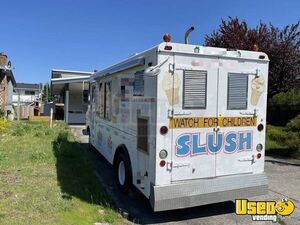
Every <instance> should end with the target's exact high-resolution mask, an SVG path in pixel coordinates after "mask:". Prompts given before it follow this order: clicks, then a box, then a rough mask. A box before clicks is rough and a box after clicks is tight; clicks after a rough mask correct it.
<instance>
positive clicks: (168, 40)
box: [163, 34, 171, 42]
mask: <svg viewBox="0 0 300 225" xmlns="http://www.w3.org/2000/svg"><path fill="white" fill-rule="evenodd" d="M163 39H164V41H165V42H170V41H171V35H170V34H165V35H164V37H163Z"/></svg>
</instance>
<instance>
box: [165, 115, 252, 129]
mask: <svg viewBox="0 0 300 225" xmlns="http://www.w3.org/2000/svg"><path fill="white" fill-rule="evenodd" d="M217 126H219V127H254V126H256V117H174V118H172V119H170V122H169V127H170V128H173V129H178V128H209V127H217Z"/></svg>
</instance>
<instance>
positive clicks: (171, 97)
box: [162, 73, 180, 105]
mask: <svg viewBox="0 0 300 225" xmlns="http://www.w3.org/2000/svg"><path fill="white" fill-rule="evenodd" d="M162 86H163V87H162V88H163V90H164V91H165V94H166V96H167V98H168V102H169V104H170V105H171V104H173V105H176V104H178V103H179V88H180V78H179V76H178V75H177V74H174V75H172V74H170V73H167V74H165V76H164V78H163V81H162ZM173 88H174V92H173Z"/></svg>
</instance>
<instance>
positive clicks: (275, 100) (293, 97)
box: [269, 88, 300, 107]
mask: <svg viewBox="0 0 300 225" xmlns="http://www.w3.org/2000/svg"><path fill="white" fill-rule="evenodd" d="M269 104H270V106H298V107H300V88H297V89H295V88H294V89H291V90H289V91H287V92H280V93H278V94H276V95H274V96H273V97H272V98H271V99H269Z"/></svg>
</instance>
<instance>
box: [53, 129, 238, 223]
mask: <svg viewBox="0 0 300 225" xmlns="http://www.w3.org/2000/svg"><path fill="white" fill-rule="evenodd" d="M53 153H54V155H55V157H56V170H57V179H58V183H59V185H60V187H61V192H62V193H63V194H62V198H64V199H66V200H68V199H72V198H73V197H77V198H80V199H81V200H83V201H86V202H88V203H93V204H99V205H106V206H108V205H113V207H114V208H115V209H116V210H119V211H120V212H121V213H122V214H125V215H128V216H127V219H128V220H129V221H131V222H133V223H136V224H157V223H168V222H173V221H185V220H192V219H199V218H205V217H210V216H214V215H222V214H230V213H233V212H234V211H235V209H234V204H233V202H223V203H218V204H211V205H205V206H199V207H193V208H188V209H180V210H171V211H164V212H156V213H154V212H153V211H152V209H151V206H150V204H149V201H148V199H146V198H145V197H144V196H143V195H142V194H141V193H140V192H139V191H138V190H136V189H134V188H132V190H131V191H130V192H129V194H128V195H127V196H126V195H124V194H123V193H121V192H120V191H119V190H118V188H117V187H116V185H115V182H114V179H113V170H112V166H111V165H110V164H109V163H108V162H107V161H106V159H105V158H104V157H103V156H102V155H101V154H100V153H99V152H97V151H96V150H93V151H91V150H90V149H89V146H88V144H82V143H80V144H79V143H77V142H72V141H69V140H68V134H64V133H62V134H60V135H59V136H58V138H57V139H56V141H55V142H53ZM97 178H98V179H97ZM99 181H100V183H101V185H99ZM101 186H102V187H101ZM104 190H105V191H104ZM108 196H109V197H108ZM110 199H111V200H112V201H111V200H110Z"/></svg>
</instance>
